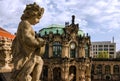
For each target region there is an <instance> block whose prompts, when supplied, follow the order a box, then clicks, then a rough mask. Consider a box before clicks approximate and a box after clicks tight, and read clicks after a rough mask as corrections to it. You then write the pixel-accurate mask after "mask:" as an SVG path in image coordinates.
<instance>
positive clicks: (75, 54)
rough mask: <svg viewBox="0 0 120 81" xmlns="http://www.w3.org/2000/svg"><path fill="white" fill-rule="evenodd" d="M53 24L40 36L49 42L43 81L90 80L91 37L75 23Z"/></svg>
mask: <svg viewBox="0 0 120 81" xmlns="http://www.w3.org/2000/svg"><path fill="white" fill-rule="evenodd" d="M74 21H75V16H74V15H73V16H72V23H71V24H69V23H66V24H65V27H61V26H60V25H51V26H50V27H48V28H43V29H41V30H40V31H39V33H38V35H37V36H40V37H42V38H43V39H44V40H46V48H45V54H44V55H43V60H44V67H43V72H42V76H41V79H42V80H43V81H91V58H90V45H91V41H90V36H88V34H87V35H85V34H84V33H83V31H82V30H79V25H78V24H75V22H74Z"/></svg>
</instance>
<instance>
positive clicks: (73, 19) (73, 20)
mask: <svg viewBox="0 0 120 81" xmlns="http://www.w3.org/2000/svg"><path fill="white" fill-rule="evenodd" d="M74 22H75V16H74V15H72V24H74Z"/></svg>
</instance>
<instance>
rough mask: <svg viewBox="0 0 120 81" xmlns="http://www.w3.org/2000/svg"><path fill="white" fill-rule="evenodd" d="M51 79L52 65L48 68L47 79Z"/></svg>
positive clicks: (49, 80)
mask: <svg viewBox="0 0 120 81" xmlns="http://www.w3.org/2000/svg"><path fill="white" fill-rule="evenodd" d="M52 80H53V69H52V67H49V68H48V81H52Z"/></svg>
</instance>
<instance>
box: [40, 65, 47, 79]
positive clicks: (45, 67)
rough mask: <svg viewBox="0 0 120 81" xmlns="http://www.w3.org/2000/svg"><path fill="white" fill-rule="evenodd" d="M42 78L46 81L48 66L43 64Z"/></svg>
mask: <svg viewBox="0 0 120 81" xmlns="http://www.w3.org/2000/svg"><path fill="white" fill-rule="evenodd" d="M41 77H42V80H43V81H48V66H43V72H42V76H41Z"/></svg>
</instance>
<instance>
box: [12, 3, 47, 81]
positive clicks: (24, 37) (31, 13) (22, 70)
mask: <svg viewBox="0 0 120 81" xmlns="http://www.w3.org/2000/svg"><path fill="white" fill-rule="evenodd" d="M43 12H44V8H41V7H40V6H39V5H37V4H36V3H34V4H29V5H27V6H26V9H25V10H24V13H23V15H22V17H21V22H20V23H19V26H18V30H17V33H16V37H15V39H14V41H13V43H12V54H13V63H14V71H13V75H12V79H13V81H40V80H39V79H40V75H41V71H42V67H43V60H42V58H41V55H42V54H43V53H44V50H45V41H44V40H43V39H42V38H39V37H37V36H36V35H35V32H34V30H33V28H32V27H31V25H35V24H37V23H38V22H39V20H40V19H41V17H42V15H43Z"/></svg>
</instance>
